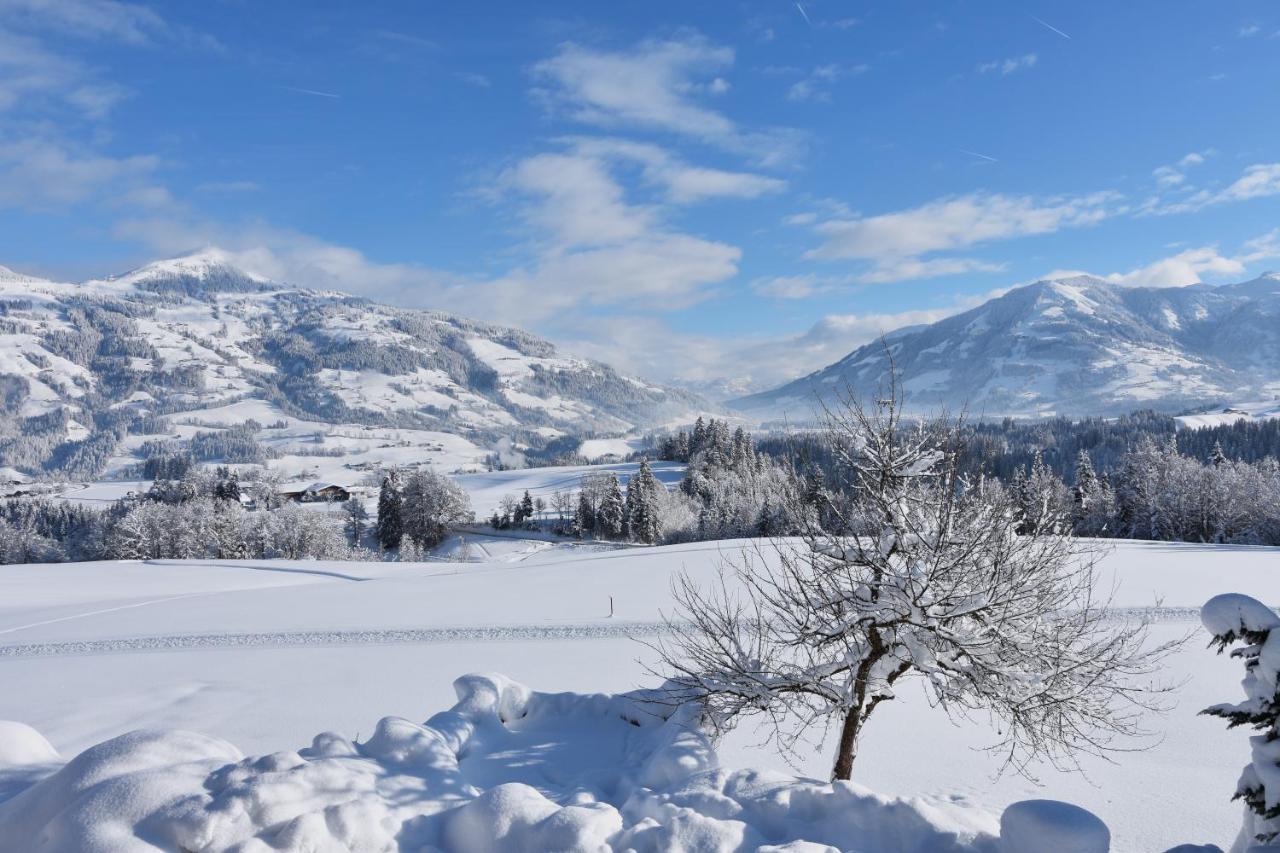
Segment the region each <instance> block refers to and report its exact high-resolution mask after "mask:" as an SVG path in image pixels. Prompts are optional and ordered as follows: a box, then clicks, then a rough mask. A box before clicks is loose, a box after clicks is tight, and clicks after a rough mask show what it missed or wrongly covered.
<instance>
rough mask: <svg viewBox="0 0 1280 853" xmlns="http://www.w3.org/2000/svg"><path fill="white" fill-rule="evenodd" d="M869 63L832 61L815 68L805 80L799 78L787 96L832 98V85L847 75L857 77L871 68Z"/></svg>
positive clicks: (799, 99)
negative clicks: (849, 63)
mask: <svg viewBox="0 0 1280 853" xmlns="http://www.w3.org/2000/svg"><path fill="white" fill-rule="evenodd" d="M870 67H871V66H869V65H866V64H861V63H860V64H857V65H840V64H838V63H831V64H828V65H819V66H818V67H816V68H814V69H813V70H812V71H811V72H809V74H808V75H806V76H805V78H804V79H803V80H797V81H796V82H795V83H793V84H791V88H789V89H788V90H787V98H788V100H792V101H821V102H826V101H830V100H831V87H832V86H833V85H834V84H835V83H836V82H837V81H839V80H842V79H844V78H846V77H857V76H859V75H861V74H865V73H866V72H867V71H868V70H870Z"/></svg>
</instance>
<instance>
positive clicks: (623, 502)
mask: <svg viewBox="0 0 1280 853" xmlns="http://www.w3.org/2000/svg"><path fill="white" fill-rule="evenodd" d="M670 505H671V498H670V495H669V494H668V493H667V490H666V489H665V488H664V487H663V485H662V484H661V483H660V482H658V478H657V477H655V476H654V474H653V468H652V467H651V466H650V465H649V462H648V460H645V461H643V462H641V463H640V467H639V469H638V470H637V471H636V473H635V474H634V475H633V476H631V477H629V478H628V479H627V487H626V492H625V494H624V492H623V489H622V485H621V483H620V482H619V480H618V475H617V474H615V473H614V472H613V471H606V472H604V473H599V474H587V475H586V476H584V477H583V478H582V486H581V488H580V489H579V491H578V506H577V511H576V513H575V515H574V524H573V529H574V530H575V532H577V533H578V535H580V536H585V537H589V538H593V539H607V540H627V541H632V542H642V543H644V544H647V545H653V544H657V543H659V542H662V541H664V533H665V531H666V529H667V525H668V523H669V515H670V512H669V510H670Z"/></svg>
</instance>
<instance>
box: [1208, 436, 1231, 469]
mask: <svg viewBox="0 0 1280 853" xmlns="http://www.w3.org/2000/svg"><path fill="white" fill-rule="evenodd" d="M1209 461H1210V462H1212V463H1213V467H1214V468H1221V467H1222V466H1223V465H1226V464H1227V462H1229V461H1230V460H1229V459H1227V454H1226V453H1224V452H1223V450H1222V442H1221V441H1217V440H1215V441H1214V442H1213V452H1212V453H1211V454H1210V456H1209Z"/></svg>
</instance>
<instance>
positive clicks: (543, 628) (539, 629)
mask: <svg viewBox="0 0 1280 853" xmlns="http://www.w3.org/2000/svg"><path fill="white" fill-rule="evenodd" d="M664 629H665V626H664V625H663V623H661V622H618V623H613V624H583V625H496V626H459V627H449V628H376V629H363V630H347V631H271V632H263V633H244V634H174V635H169V636H156V637H123V638H118V639H110V640H76V641H69V642H61V643H25V644H20V645H8V646H0V658H31V657H51V656H55V655H100V654H112V653H122V652H123V653H129V652H149V651H175V650H182V649H221V648H243V647H246V646H263V647H268V648H297V647H303V646H378V645H398V644H405V643H408V644H413V643H423V644H426V643H457V642H492V641H503V640H507V641H509V640H522V641H523V640H596V639H608V638H615V637H623V638H625V637H638V636H652V635H654V634H658V633H661V632H662V631H663V630H664Z"/></svg>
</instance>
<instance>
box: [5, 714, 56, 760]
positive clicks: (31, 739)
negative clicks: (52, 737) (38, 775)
mask: <svg viewBox="0 0 1280 853" xmlns="http://www.w3.org/2000/svg"><path fill="white" fill-rule="evenodd" d="M61 760H62V759H61V758H60V757H59V756H58V751H57V750H56V749H54V748H53V746H52V745H51V744H50V743H49V741H47V740H45V739H44V735H42V734H40V733H39V732H38V731H36V730H35V729H33V728H31V726H28V725H26V724H25V723H15V722H13V721H11V720H0V770H3V769H6V768H9V767H22V766H25V765H28V764H52V763H54V762H57V761H61Z"/></svg>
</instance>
